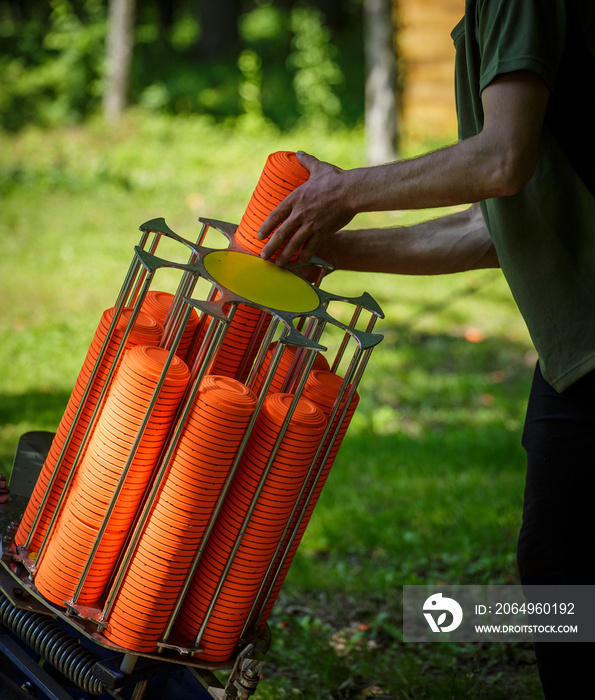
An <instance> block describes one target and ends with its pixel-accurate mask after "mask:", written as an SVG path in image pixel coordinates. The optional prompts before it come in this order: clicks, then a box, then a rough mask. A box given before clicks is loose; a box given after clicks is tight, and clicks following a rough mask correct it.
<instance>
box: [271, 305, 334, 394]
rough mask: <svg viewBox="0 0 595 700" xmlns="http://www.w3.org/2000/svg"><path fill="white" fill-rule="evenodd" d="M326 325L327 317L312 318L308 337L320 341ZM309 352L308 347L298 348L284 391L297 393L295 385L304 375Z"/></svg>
mask: <svg viewBox="0 0 595 700" xmlns="http://www.w3.org/2000/svg"><path fill="white" fill-rule="evenodd" d="M325 326H326V320H325V319H322V318H312V319H310V323H308V329H307V333H308V335H307V336H306V337H308V338H310V339H311V340H314V342H318V341H319V340H320V337H321V336H322V333H323V331H324V328H325ZM304 335H305V333H304ZM307 352H308V349H307V348H298V349H297V350H296V352H295V354H294V357H293V359H292V361H291V365H290V367H289V369H288V371H287V376H286V378H285V381H284V382H283V386H282V391H286V392H288V393H289V394H293V393H295V385H296V383H297V382H298V381H299V379H300V377H301V376H302V373H303V371H304V367H303V358H304V353H307Z"/></svg>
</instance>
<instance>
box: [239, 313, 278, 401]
mask: <svg viewBox="0 0 595 700" xmlns="http://www.w3.org/2000/svg"><path fill="white" fill-rule="evenodd" d="M278 326H279V319H278V318H277V317H273V320H272V322H271V324H270V325H269V327H268V328H267V332H266V334H265V336H264V339H263V341H262V344H261V346H260V348H259V350H258V354H257V355H256V359H255V360H254V364H253V365H252V367H251V369H250V373H249V374H248V378H247V379H246V386H247V387H248V388H250V389H252V387H253V385H254V382H255V381H256V378H257V377H258V373H259V372H260V368H261V367H262V365H263V364H264V360H265V358H266V355H267V352H268V350H269V348H270V346H271V343H272V342H273V337H274V335H275V332H276V331H277V328H278ZM269 385H270V382H269Z"/></svg>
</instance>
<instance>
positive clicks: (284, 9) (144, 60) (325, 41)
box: [0, 0, 364, 130]
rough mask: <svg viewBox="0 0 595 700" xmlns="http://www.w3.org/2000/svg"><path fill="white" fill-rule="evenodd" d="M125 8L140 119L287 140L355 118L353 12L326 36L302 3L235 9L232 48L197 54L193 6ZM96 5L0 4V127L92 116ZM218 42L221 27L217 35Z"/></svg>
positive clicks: (76, 1)
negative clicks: (238, 126) (262, 129)
mask: <svg viewBox="0 0 595 700" xmlns="http://www.w3.org/2000/svg"><path fill="white" fill-rule="evenodd" d="M162 4H163V3H160V2H156V1H154V2H143V3H137V18H136V29H135V46H134V57H133V66H132V75H131V85H130V101H131V104H132V105H134V104H140V105H142V106H143V107H144V108H146V109H148V110H150V111H152V112H160V113H163V112H165V113H169V114H188V113H192V114H208V115H212V116H213V117H215V118H216V119H217V120H225V119H228V118H230V117H237V116H239V115H241V114H244V113H251V114H254V110H255V109H256V110H257V111H258V112H259V113H261V114H262V115H264V116H265V117H266V118H267V119H269V120H271V121H272V122H273V123H275V124H276V125H278V126H279V127H281V128H282V129H288V128H291V127H292V126H294V125H295V124H296V123H297V122H298V121H299V120H300V119H301V120H303V119H304V118H305V119H308V120H311V121H314V122H317V123H320V122H321V120H322V122H324V123H326V122H327V121H329V120H330V121H331V122H332V123H340V124H348V125H354V124H356V123H357V122H358V121H359V120H361V118H362V115H363V104H364V103H363V81H364V75H363V58H362V55H363V47H362V45H361V44H362V36H361V21H360V16H359V13H360V9H361V2H359V1H358V0H349V1H348V2H344V3H341V4H340V7H341V22H339V23H336V24H337V26H336V28H335V29H334V30H333V31H331V29H330V27H329V26H328V23H327V20H326V17H325V15H324V14H323V13H322V12H321V11H320V10H319V9H318V8H316V7H314V6H312V5H310V4H309V3H293V2H288V3H273V2H267V1H262V0H244V2H238V3H236V7H237V17H236V19H237V37H236V36H231V35H230V37H229V42H228V48H227V50H225V51H222V52H221V53H220V54H219V55H217V56H216V57H212V56H204V55H202V54H201V51H200V46H201V37H202V33H203V29H202V27H201V18H200V12H199V11H198V9H197V6H196V3H195V2H191V1H190V0H177V2H173V3H171V8H170V12H171V16H168V17H167V19H165V18H164V17H163V7H162ZM106 6H107V3H106V2H102V0H50V1H49V2H39V1H38V2H35V1H33V0H32V2H30V3H27V6H26V7H25V8H21V9H19V10H18V11H17V10H16V9H15V3H13V2H10V1H7V0H5V1H4V2H0V73H1V74H2V81H0V127H3V128H5V129H10V130H17V129H19V128H21V127H23V126H24V125H26V124H32V123H33V124H37V125H41V126H57V125H62V124H72V123H77V122H80V121H81V120H83V119H84V118H86V117H88V116H89V115H92V114H94V113H96V112H97V111H98V110H99V109H100V105H101V95H102V90H103V84H104V51H105V37H106V33H107V9H106ZM224 31H225V28H224V27H221V32H222V33H223V32H224Z"/></svg>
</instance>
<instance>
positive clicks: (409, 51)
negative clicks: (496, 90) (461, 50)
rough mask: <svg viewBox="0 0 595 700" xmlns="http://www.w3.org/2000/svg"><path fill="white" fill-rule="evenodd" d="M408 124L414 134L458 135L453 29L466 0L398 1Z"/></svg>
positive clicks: (405, 124)
mask: <svg viewBox="0 0 595 700" xmlns="http://www.w3.org/2000/svg"><path fill="white" fill-rule="evenodd" d="M396 8H397V22H398V28H399V31H398V51H399V55H400V59H399V69H400V71H401V75H402V76H403V80H404V89H403V98H402V102H403V104H402V115H403V116H402V128H403V130H404V132H405V133H406V134H407V135H409V136H413V137H421V138H423V137H428V136H430V137H432V136H436V137H451V136H452V137H453V138H455V137H456V133H457V131H456V114H455V100H454V47H453V43H452V39H451V38H450V32H451V31H452V29H453V28H454V26H455V25H456V24H457V23H458V22H459V20H460V19H461V17H462V16H463V13H464V10H465V2H464V0H396Z"/></svg>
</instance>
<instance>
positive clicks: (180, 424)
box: [101, 305, 202, 621]
mask: <svg viewBox="0 0 595 700" xmlns="http://www.w3.org/2000/svg"><path fill="white" fill-rule="evenodd" d="M191 310H192V307H191V306H190V305H188V307H187V309H186V316H189V315H190V311H191ZM186 320H187V319H186ZM182 333H183V331H182V330H180V331H178V334H177V338H176V340H177V342H179V341H180V339H181V337H182ZM201 379H202V376H200V377H197V378H196V380H195V381H194V382H193V384H192V387H191V388H190V392H189V394H188V398H187V400H186V402H185V404H184V408H183V411H182V413H181V415H180V417H179V419H178V420H177V424H176V427H175V430H174V432H173V435H172V438H171V440H169V443H168V447H167V451H166V453H165V457H164V459H163V461H162V462H161V466H160V468H159V471H158V472H157V475H156V477H155V479H154V480H153V483H152V488H151V491H150V493H149V495H148V498H147V499H146V501H145V504H144V506H143V509H142V512H141V515H140V517H139V519H138V520H137V522H136V525H135V526H134V532H133V534H132V537H131V539H130V541H129V543H128V545H127V548H126V551H125V553H124V557H123V559H122V561H121V563H120V564H119V568H118V572H117V574H116V577H115V579H114V581H113V583H112V584H111V586H110V591H109V594H108V597H107V600H106V602H105V605H104V608H103V611H102V614H101V621H103V620H105V619H106V618H107V616H108V615H109V613H110V611H111V608H112V606H113V603H114V600H115V598H116V595H117V593H118V589H119V587H120V584H121V583H122V580H123V579H124V575H125V574H126V569H127V568H128V564H129V563H130V560H131V559H132V555H133V554H134V551H135V549H136V545H137V544H138V541H139V539H140V537H141V534H142V531H143V530H144V526H145V523H146V521H147V518H148V516H149V513H150V511H151V507H152V505H153V502H154V500H155V497H156V496H157V493H158V491H159V489H160V487H161V481H162V479H163V476H164V474H165V472H166V471H167V468H168V466H169V463H170V462H171V458H172V456H173V453H174V451H175V449H176V447H177V441H178V439H179V437H180V435H181V433H182V430H183V429H184V424H185V421H186V418H187V417H188V414H189V413H190V410H191V408H192V404H193V402H194V398H195V397H196V394H197V392H198V388H199V385H200V380H201Z"/></svg>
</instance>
